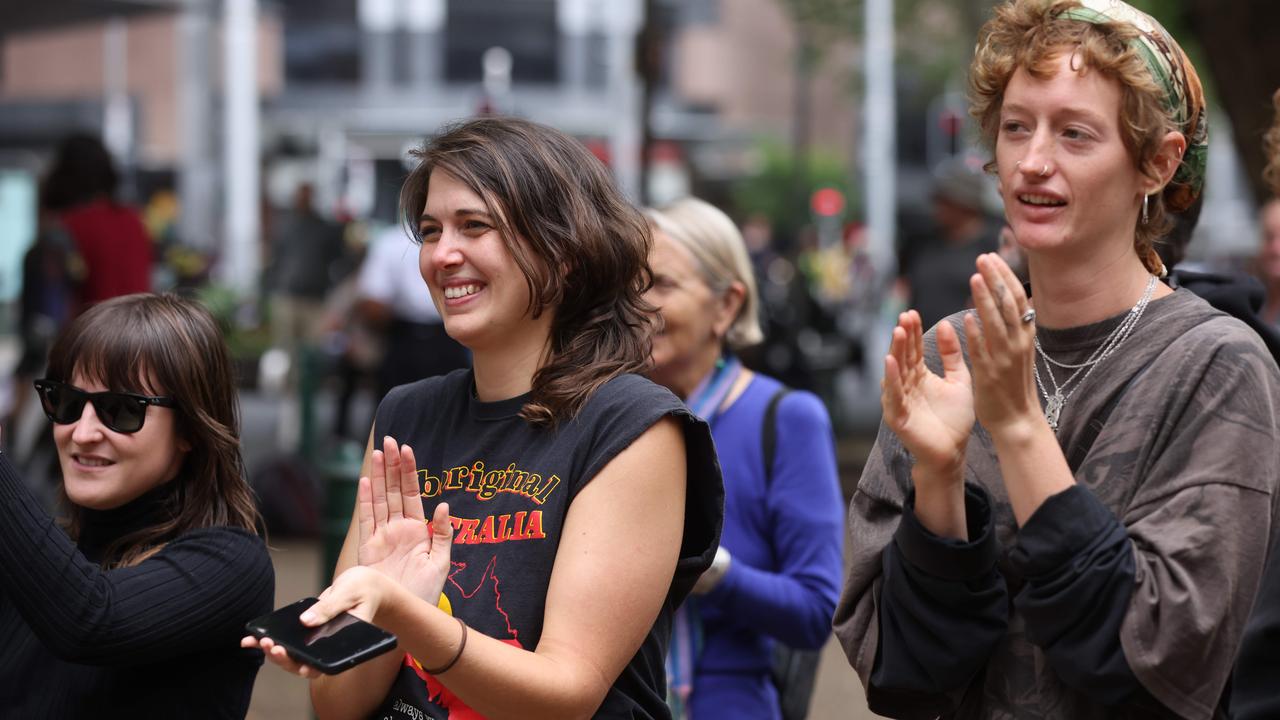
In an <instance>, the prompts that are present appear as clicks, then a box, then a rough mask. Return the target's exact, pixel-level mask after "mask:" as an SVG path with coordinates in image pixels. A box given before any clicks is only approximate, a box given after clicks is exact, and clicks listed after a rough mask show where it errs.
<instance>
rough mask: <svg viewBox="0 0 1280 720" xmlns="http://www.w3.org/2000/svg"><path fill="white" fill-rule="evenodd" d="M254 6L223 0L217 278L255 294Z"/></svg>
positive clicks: (245, 0)
mask: <svg viewBox="0 0 1280 720" xmlns="http://www.w3.org/2000/svg"><path fill="white" fill-rule="evenodd" d="M257 13H258V8H257V2H256V0H223V16H222V18H223V28H222V32H223V37H224V43H223V70H224V72H223V80H222V83H223V90H222V91H223V96H224V101H223V108H224V114H223V123H224V125H225V130H226V132H225V146H224V147H225V163H224V167H225V172H226V177H225V178H224V182H223V184H222V185H223V187H224V188H225V192H226V212H227V215H226V226H225V232H226V238H225V242H224V244H223V257H222V262H221V274H222V279H223V281H224V282H226V283H227V284H228V285H230V286H231V287H233V288H235V289H236V290H238V291H239V292H240V293H241V295H253V294H256V292H257V288H258V274H259V272H260V271H261V269H260V267H259V264H260V263H259V257H258V241H259V237H258V236H259V234H260V233H261V220H260V217H259V190H258V188H259V173H260V168H259V159H258V155H259V148H258V131H259V128H258V123H259V113H258V52H257V50H258V46H257V25H258V16H257Z"/></svg>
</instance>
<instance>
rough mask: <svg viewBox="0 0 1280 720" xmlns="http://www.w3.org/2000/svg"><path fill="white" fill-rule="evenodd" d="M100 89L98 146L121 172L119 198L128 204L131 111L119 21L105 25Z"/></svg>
mask: <svg viewBox="0 0 1280 720" xmlns="http://www.w3.org/2000/svg"><path fill="white" fill-rule="evenodd" d="M102 86H103V89H104V91H105V92H104V95H105V96H106V97H105V102H104V103H103V113H102V144H103V145H106V146H107V149H108V150H110V151H111V154H112V155H113V156H114V157H115V160H116V163H118V166H119V167H120V169H121V171H122V172H121V175H122V179H123V181H124V182H122V183H121V185H122V189H123V191H124V192H123V195H124V196H125V197H126V198H127V199H129V200H135V201H136V200H137V198H135V197H132V195H133V192H134V190H135V189H136V188H135V187H134V182H133V178H134V173H133V165H134V162H133V107H132V106H131V105H130V104H129V26H128V24H127V23H126V22H125V20H124V19H123V18H118V17H115V18H111V19H110V20H108V21H107V26H106V31H105V33H104V37H103V42H102Z"/></svg>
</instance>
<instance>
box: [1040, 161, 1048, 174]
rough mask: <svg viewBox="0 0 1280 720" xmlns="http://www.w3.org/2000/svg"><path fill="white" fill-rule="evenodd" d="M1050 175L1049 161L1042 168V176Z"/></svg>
mask: <svg viewBox="0 0 1280 720" xmlns="http://www.w3.org/2000/svg"><path fill="white" fill-rule="evenodd" d="M1048 175H1049V163H1045V164H1044V167H1043V168H1041V169H1040V177H1048Z"/></svg>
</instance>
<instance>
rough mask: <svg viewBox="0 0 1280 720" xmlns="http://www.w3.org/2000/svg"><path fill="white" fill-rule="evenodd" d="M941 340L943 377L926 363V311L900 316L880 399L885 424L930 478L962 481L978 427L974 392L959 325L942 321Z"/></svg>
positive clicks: (890, 347) (909, 311)
mask: <svg viewBox="0 0 1280 720" xmlns="http://www.w3.org/2000/svg"><path fill="white" fill-rule="evenodd" d="M936 338H937V343H938V353H939V355H940V356H941V359H942V370H943V374H942V375H941V376H939V375H937V374H935V373H934V372H933V371H932V370H930V369H929V368H928V367H927V366H926V365H925V362H924V328H923V327H922V324H921V321H920V314H919V313H917V312H916V311H915V310H908V311H907V312H904V313H902V314H901V315H899V316H898V326H897V327H895V328H894V329H893V341H892V342H891V344H890V346H889V354H888V355H887V356H886V357H885V359H884V381H883V382H882V383H881V387H880V403H881V406H882V407H883V410H884V422H885V424H886V425H887V426H888V427H889V429H890V430H893V432H894V433H895V434H897V436H898V439H899V440H901V442H902V445H903V447H905V448H906V449H907V451H908V452H910V453H911V455H912V457H913V458H914V459H915V463H916V467H917V468H918V469H923V470H925V473H924V476H927V477H935V478H946V479H951V480H956V481H958V480H960V470H961V468H962V467H963V464H964V453H965V448H966V447H967V445H968V441H969V433H970V432H971V431H972V430H973V421H974V409H973V390H972V386H971V385H970V379H969V369H968V368H967V367H966V366H965V362H964V355H963V353H962V352H961V350H960V338H959V337H958V336H957V334H956V331H955V328H953V327H952V326H951V324H950V323H949V322H946V321H944V322H941V323H939V324H938V328H937V332H936Z"/></svg>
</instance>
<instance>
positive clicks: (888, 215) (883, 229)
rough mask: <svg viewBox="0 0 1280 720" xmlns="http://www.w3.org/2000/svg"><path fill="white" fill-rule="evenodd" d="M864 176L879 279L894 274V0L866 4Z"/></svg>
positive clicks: (873, 0) (870, 241) (870, 242)
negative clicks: (880, 276)
mask: <svg viewBox="0 0 1280 720" xmlns="http://www.w3.org/2000/svg"><path fill="white" fill-rule="evenodd" d="M865 22H866V38H865V41H866V52H867V57H866V72H867V97H866V103H865V105H864V111H865V112H866V119H865V122H866V128H867V131H866V142H865V145H864V146H863V158H864V168H865V172H866V177H865V178H864V181H863V188H864V189H865V192H866V202H867V205H866V207H867V232H868V237H867V241H868V242H867V249H868V251H869V252H870V253H871V259H872V261H873V262H874V263H875V267H876V268H877V270H879V272H880V274H881V275H882V276H883V277H890V276H892V275H893V273H894V272H896V269H897V268H896V265H897V260H896V254H895V252H894V236H895V235H896V232H897V228H896V218H895V207H896V204H897V197H896V190H897V174H896V169H895V165H894V160H895V155H896V143H897V139H896V138H895V132H894V116H895V114H896V112H895V106H894V93H893V0H866V17H865Z"/></svg>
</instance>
